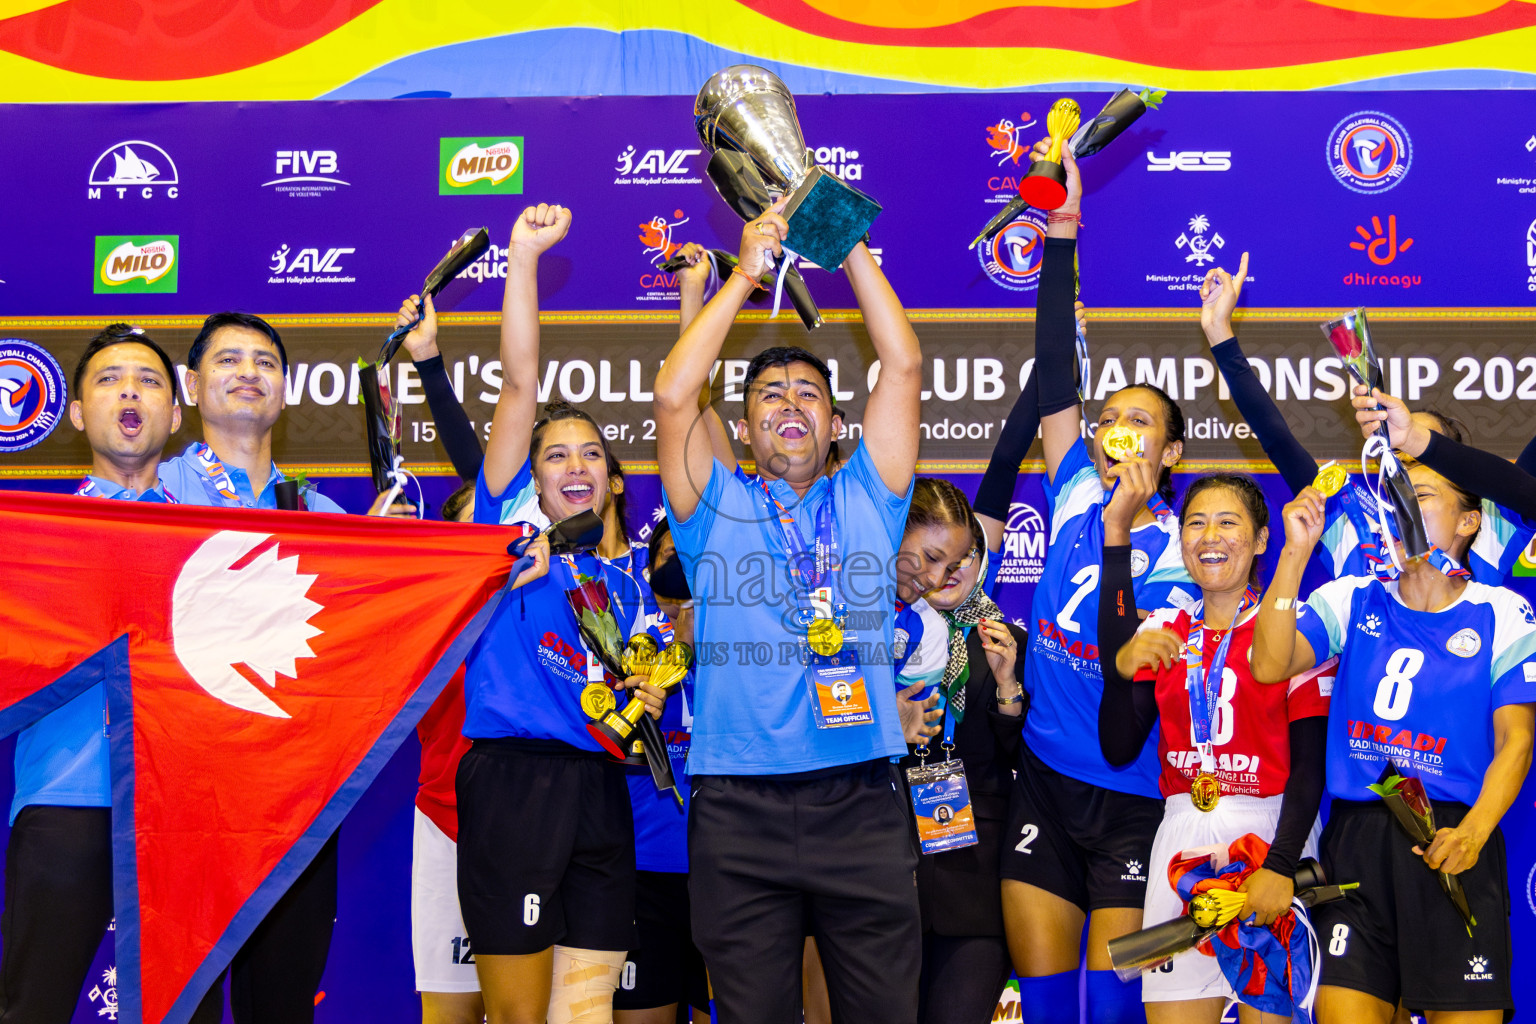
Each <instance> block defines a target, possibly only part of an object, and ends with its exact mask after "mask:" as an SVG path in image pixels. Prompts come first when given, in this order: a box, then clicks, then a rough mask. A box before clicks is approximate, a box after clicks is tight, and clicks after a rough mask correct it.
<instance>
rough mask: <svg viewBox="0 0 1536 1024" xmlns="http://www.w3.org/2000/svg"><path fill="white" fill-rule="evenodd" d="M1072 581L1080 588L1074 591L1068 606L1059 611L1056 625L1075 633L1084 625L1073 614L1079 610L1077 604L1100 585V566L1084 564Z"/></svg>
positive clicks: (1081, 629)
mask: <svg viewBox="0 0 1536 1024" xmlns="http://www.w3.org/2000/svg"><path fill="white" fill-rule="evenodd" d="M1072 582H1073V583H1076V584H1078V588H1077V590H1076V592H1075V593H1073V595H1072V597H1071V599H1070V600H1069V601H1067V603H1066V606H1065V607H1063V608H1062V609H1061V611H1060V612H1058V613H1057V615H1056V625H1058V626H1060V627H1061V628H1062V629H1070V630H1071V631H1072V632H1074V633H1081V632H1082V631H1083V627H1082V626H1080V625H1079V624H1078V622H1077V620H1076V619H1074V618H1072V616H1073V614H1074V613H1075V612H1076V611H1077V606H1078V605H1080V604H1082V603H1083V599H1084V598H1086V597H1087V596H1088V595H1089V594H1090V593H1092V592H1093V591H1094V589H1095V588H1097V587H1098V585H1099V567H1098V566H1096V565H1085V566H1083V567H1082V568H1081V569H1079V570H1077V575H1076V576H1073V577H1072Z"/></svg>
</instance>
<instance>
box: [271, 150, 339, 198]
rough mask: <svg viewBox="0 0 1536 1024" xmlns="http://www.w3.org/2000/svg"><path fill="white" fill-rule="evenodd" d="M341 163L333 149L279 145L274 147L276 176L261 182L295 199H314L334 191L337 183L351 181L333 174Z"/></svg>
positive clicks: (336, 172)
mask: <svg viewBox="0 0 1536 1024" xmlns="http://www.w3.org/2000/svg"><path fill="white" fill-rule="evenodd" d="M340 172H341V165H340V163H339V162H338V161H337V159H336V151H335V150H334V149H280V150H278V151H277V159H276V168H275V170H274V172H273V173H275V174H276V175H277V177H275V178H273V179H272V180H271V181H264V182H262V183H261V187H262V188H270V189H274V190H276V191H278V192H282V193H284V194H286V195H288V196H289V197H291V198H294V199H314V198H318V197H319V196H321V195H323V194H324V193H326V192H335V191H336V187H337V186H338V185H351V184H352V183H351V182H350V181H342V180H341V179H340V178H338V177H336V175H337V174H339V173H340Z"/></svg>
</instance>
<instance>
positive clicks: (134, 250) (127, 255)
mask: <svg viewBox="0 0 1536 1024" xmlns="http://www.w3.org/2000/svg"><path fill="white" fill-rule="evenodd" d="M180 248H181V237H180V236H179V235H150V236H148V237H139V236H124V235H97V236H96V277H95V280H94V281H93V282H92V286H91V289H92V291H94V292H95V293H96V294H97V295H110V294H116V293H121V294H149V293H152V294H161V295H167V294H175V292H176V283H177V278H178V276H179V272H178V267H179V265H180V259H179V257H180V255H181V254H180Z"/></svg>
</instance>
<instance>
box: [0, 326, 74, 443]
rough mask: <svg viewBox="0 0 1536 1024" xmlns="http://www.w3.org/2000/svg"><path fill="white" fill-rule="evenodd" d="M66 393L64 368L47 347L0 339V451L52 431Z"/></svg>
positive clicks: (37, 440)
mask: <svg viewBox="0 0 1536 1024" xmlns="http://www.w3.org/2000/svg"><path fill="white" fill-rule="evenodd" d="M68 396H69V392H68V388H67V386H66V383H65V377H64V371H63V370H62V369H60V367H59V363H58V360H56V359H54V358H53V356H52V355H51V354H50V353H49V351H48V350H47V349H45V348H43V347H42V346H41V345H38V344H36V343H34V342H30V341H26V340H24V339H22V338H6V339H4V340H0V452H19V451H23V450H24V449H27V448H31V447H32V446H33V445H35V444H37V443H38V442H39V441H41V440H42V439H43V438H45V437H47V436H48V435H49V434H51V433H53V428H54V427H56V426H58V425H59V420H60V418H62V417H63V415H64V405H65V402H66V401H67V399H68Z"/></svg>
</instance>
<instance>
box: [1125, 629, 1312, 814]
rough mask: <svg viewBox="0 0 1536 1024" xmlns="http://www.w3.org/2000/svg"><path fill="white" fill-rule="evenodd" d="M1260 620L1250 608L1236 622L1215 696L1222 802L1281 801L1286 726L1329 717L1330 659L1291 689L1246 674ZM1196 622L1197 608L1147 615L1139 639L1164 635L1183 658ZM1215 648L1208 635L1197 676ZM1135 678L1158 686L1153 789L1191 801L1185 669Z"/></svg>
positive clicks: (1193, 764) (1194, 759) (1286, 766)
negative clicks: (1157, 766) (1172, 638)
mask: <svg viewBox="0 0 1536 1024" xmlns="http://www.w3.org/2000/svg"><path fill="white" fill-rule="evenodd" d="M1257 615H1258V609H1257V608H1249V609H1248V610H1247V611H1246V612H1244V613H1243V614H1242V615H1241V616H1240V617H1239V619H1238V623H1237V626H1236V630H1235V632H1234V633H1233V634H1232V642H1231V644H1230V645H1229V648H1228V651H1227V663H1226V667H1225V669H1224V670H1223V671H1222V680H1221V691H1220V695H1219V697H1218V700H1217V703H1216V708H1215V712H1214V713H1213V714H1212V716H1211V743H1212V745H1213V746H1214V747H1215V754H1216V777H1217V779H1219V780H1220V781H1221V791H1222V793H1223V794H1229V793H1230V794H1237V795H1240V796H1260V797H1263V796H1278V795H1279V794H1281V793H1283V792H1284V791H1285V782H1286V779H1288V778H1290V774H1291V744H1290V723H1291V722H1294V721H1297V720H1299V719H1302V718H1311V717H1313V716H1324V717H1326V716H1327V714H1328V697H1329V694H1331V693H1332V692H1333V677H1334V667H1335V666H1336V665H1337V664H1338V659H1337V658H1334V659H1330V660H1329V661H1326V662H1324V663H1323V664H1322V665H1319V666H1317V667H1316V668H1314V669H1312V670H1310V671H1308V672H1303V673H1302V674H1301V675H1298V676H1297V677H1296V678H1294V679H1292V680H1290V682H1288V683H1275V684H1273V685H1265V684H1263V683H1258V682H1255V681H1254V678H1253V675H1252V673H1251V672H1250V671H1249V668H1248V650H1249V647H1250V646H1251V645H1252V644H1253V623H1254V619H1255V618H1256V617H1257ZM1199 616H1200V606H1199V605H1196V606H1195V607H1194V608H1193V609H1190V610H1186V609H1182V608H1164V609H1161V610H1159V611H1155V612H1153V613H1152V614H1151V615H1148V616H1147V618H1146V621H1145V622H1143V623H1142V624H1141V627H1140V629H1139V630H1138V632H1140V631H1141V630H1149V629H1166V630H1169V631H1170V632H1172V633H1174V634H1175V635H1176V636H1177V637H1178V638H1179V643H1180V645H1181V647H1182V649H1183V650H1187V649H1188V647H1189V638H1190V627H1191V626H1192V625H1193V623H1194V622H1195V621H1196V620H1197V619H1198V618H1199ZM1219 643H1220V635H1219V634H1217V633H1216V632H1215V631H1213V630H1206V631H1205V634H1204V637H1203V640H1202V642H1201V652H1200V653H1201V666H1202V671H1204V672H1209V671H1210V668H1211V658H1212V656H1213V655H1214V654H1215V653H1216V648H1217V646H1218V645H1219ZM1136 678H1137V679H1138V680H1152V681H1154V682H1155V684H1156V694H1157V712H1158V723H1159V724H1158V730H1159V735H1158V743H1157V753H1158V760H1159V762H1160V763H1161V764H1162V767H1163V770H1162V775H1161V777H1160V778H1159V779H1158V785H1159V787H1160V788H1161V790H1162V793H1163V796H1165V797H1169V796H1173V795H1174V794H1175V793H1188V792H1189V786H1190V783H1191V782H1193V781H1194V779H1195V777H1196V776H1197V775H1199V774H1200V752H1199V751H1198V750H1197V749H1196V748H1195V739H1194V729H1193V726H1192V725H1191V722H1190V714H1189V690H1188V687H1187V686H1186V684H1185V669H1184V661H1183V659H1182V658H1181V659H1180V660H1179V662H1178V663H1177V664H1175V665H1174V666H1173V667H1172V668H1169V669H1163V670H1161V671H1158V672H1155V673H1154V672H1153V670H1151V669H1142V670H1141V671H1140V672H1138V673H1137V675H1136Z"/></svg>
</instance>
